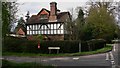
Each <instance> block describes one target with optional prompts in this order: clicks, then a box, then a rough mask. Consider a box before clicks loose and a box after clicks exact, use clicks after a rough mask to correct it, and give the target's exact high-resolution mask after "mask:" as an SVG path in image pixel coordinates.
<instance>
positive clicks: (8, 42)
mask: <svg viewBox="0 0 120 68" xmlns="http://www.w3.org/2000/svg"><path fill="white" fill-rule="evenodd" d="M3 42H4V43H3V52H20V53H43V54H44V53H49V50H48V47H60V50H59V52H60V53H75V52H79V41H67V40H66V41H40V49H38V41H33V40H26V39H20V38H13V37H6V38H5V39H4V41H3ZM104 45H105V41H104V40H98V39H96V40H90V41H87V42H81V47H82V48H81V51H93V50H96V49H100V48H102V47H104ZM51 51H52V53H57V50H51Z"/></svg>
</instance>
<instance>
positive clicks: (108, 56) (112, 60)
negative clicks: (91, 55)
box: [106, 52, 115, 64]
mask: <svg viewBox="0 0 120 68" xmlns="http://www.w3.org/2000/svg"><path fill="white" fill-rule="evenodd" d="M106 60H111V63H112V64H115V62H114V57H113V54H112V52H108V53H106Z"/></svg>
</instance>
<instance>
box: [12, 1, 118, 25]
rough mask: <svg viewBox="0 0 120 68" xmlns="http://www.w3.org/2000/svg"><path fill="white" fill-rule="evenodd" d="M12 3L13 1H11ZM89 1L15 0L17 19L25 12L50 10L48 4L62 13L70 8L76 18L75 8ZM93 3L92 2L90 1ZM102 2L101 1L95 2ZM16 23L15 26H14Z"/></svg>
mask: <svg viewBox="0 0 120 68" xmlns="http://www.w3.org/2000/svg"><path fill="white" fill-rule="evenodd" d="M12 1H14V0H12ZM88 1H90V0H17V3H19V7H18V10H19V11H18V13H17V15H18V16H17V18H18V19H19V18H20V17H23V18H24V19H26V18H25V15H26V14H27V11H29V12H30V16H31V15H36V14H37V13H38V12H40V10H41V9H42V8H46V9H47V10H50V2H56V3H57V8H58V9H59V10H61V12H63V11H70V10H71V9H72V8H73V10H74V13H73V14H74V17H77V13H76V11H75V8H77V7H86V4H87V2H88ZM92 1H94V0H92ZM97 1H102V0H97ZM104 1H114V2H118V1H120V0H104ZM16 25H17V23H16V24H15V26H16Z"/></svg>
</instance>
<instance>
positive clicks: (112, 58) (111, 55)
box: [110, 52, 114, 61]
mask: <svg viewBox="0 0 120 68" xmlns="http://www.w3.org/2000/svg"><path fill="white" fill-rule="evenodd" d="M110 57H111V60H112V61H113V60H114V57H113V54H112V52H110Z"/></svg>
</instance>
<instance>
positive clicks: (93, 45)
mask: <svg viewBox="0 0 120 68" xmlns="http://www.w3.org/2000/svg"><path fill="white" fill-rule="evenodd" d="M87 43H88V49H89V51H93V50H97V49H100V48H103V47H104V46H105V45H106V41H105V40H103V39H92V40H89V41H87Z"/></svg>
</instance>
